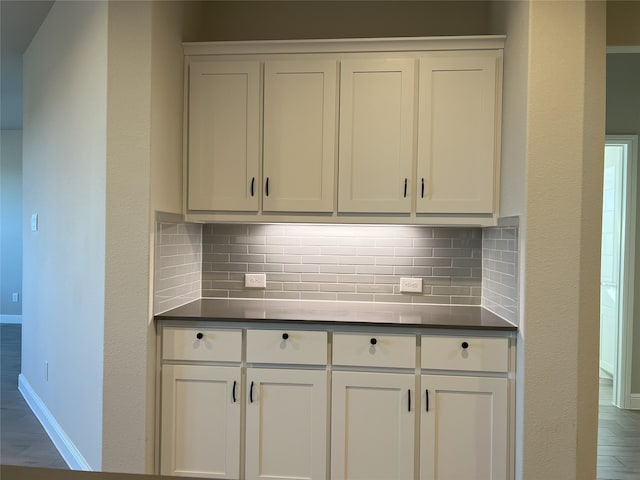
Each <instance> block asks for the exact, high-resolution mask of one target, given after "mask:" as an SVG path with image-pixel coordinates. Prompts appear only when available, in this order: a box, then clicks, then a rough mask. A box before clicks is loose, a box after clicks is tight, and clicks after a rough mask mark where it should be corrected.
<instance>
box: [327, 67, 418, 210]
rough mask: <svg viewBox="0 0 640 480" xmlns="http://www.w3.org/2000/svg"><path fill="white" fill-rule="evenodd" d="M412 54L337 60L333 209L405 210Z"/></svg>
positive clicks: (408, 202)
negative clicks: (335, 197) (335, 204)
mask: <svg viewBox="0 0 640 480" xmlns="http://www.w3.org/2000/svg"><path fill="white" fill-rule="evenodd" d="M414 69H415V60H414V59H410V58H382V59H375V58H367V59H353V60H343V61H342V62H341V74H340V147H339V180H338V184H339V191H338V211H339V212H351V213H368V212H376V213H378V212H379V213H409V212H410V210H411V198H410V197H411V192H410V190H411V184H410V181H411V177H412V171H411V170H412V169H411V167H412V157H413V138H414V135H413V132H414V129H413V125H414V121H413V112H414V104H415V88H414V84H415V81H414V77H415V73H414Z"/></svg>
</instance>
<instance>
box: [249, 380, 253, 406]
mask: <svg viewBox="0 0 640 480" xmlns="http://www.w3.org/2000/svg"><path fill="white" fill-rule="evenodd" d="M249 403H253V382H251V386H250V387H249Z"/></svg>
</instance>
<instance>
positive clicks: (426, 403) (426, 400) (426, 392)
mask: <svg viewBox="0 0 640 480" xmlns="http://www.w3.org/2000/svg"><path fill="white" fill-rule="evenodd" d="M424 398H425V402H424V404H425V405H426V407H427V412H428V411H429V390H428V389H427V390H425V391H424Z"/></svg>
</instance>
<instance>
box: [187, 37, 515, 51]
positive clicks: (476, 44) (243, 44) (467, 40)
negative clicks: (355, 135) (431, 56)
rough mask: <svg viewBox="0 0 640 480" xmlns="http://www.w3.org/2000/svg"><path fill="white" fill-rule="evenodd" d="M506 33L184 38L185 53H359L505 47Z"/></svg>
mask: <svg viewBox="0 0 640 480" xmlns="http://www.w3.org/2000/svg"><path fill="white" fill-rule="evenodd" d="M506 38H507V37H506V36H505V35H472V36H463V37H456V36H450V37H449V36H443V37H393V38H347V39H344V38H342V39H312V40H246V41H229V42H227V41H223V42H185V43H183V44H182V46H183V48H184V54H185V55H246V54H256V55H267V54H273V53H275V54H279V53H359V52H402V51H428V50H489V49H492V50H493V49H500V48H504V44H505V41H506Z"/></svg>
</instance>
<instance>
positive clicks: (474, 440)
mask: <svg viewBox="0 0 640 480" xmlns="http://www.w3.org/2000/svg"><path fill="white" fill-rule="evenodd" d="M507 382H508V380H507V379H506V378H492V377H465V376H447V375H422V378H421V393H422V408H421V411H422V413H421V419H420V479H421V480H460V479H473V480H506V479H507V478H509V477H510V475H509V474H508V465H509V462H508V452H509V448H508V446H507V438H508V418H509V417H508V415H509V414H508V392H507V387H508V383H507Z"/></svg>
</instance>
